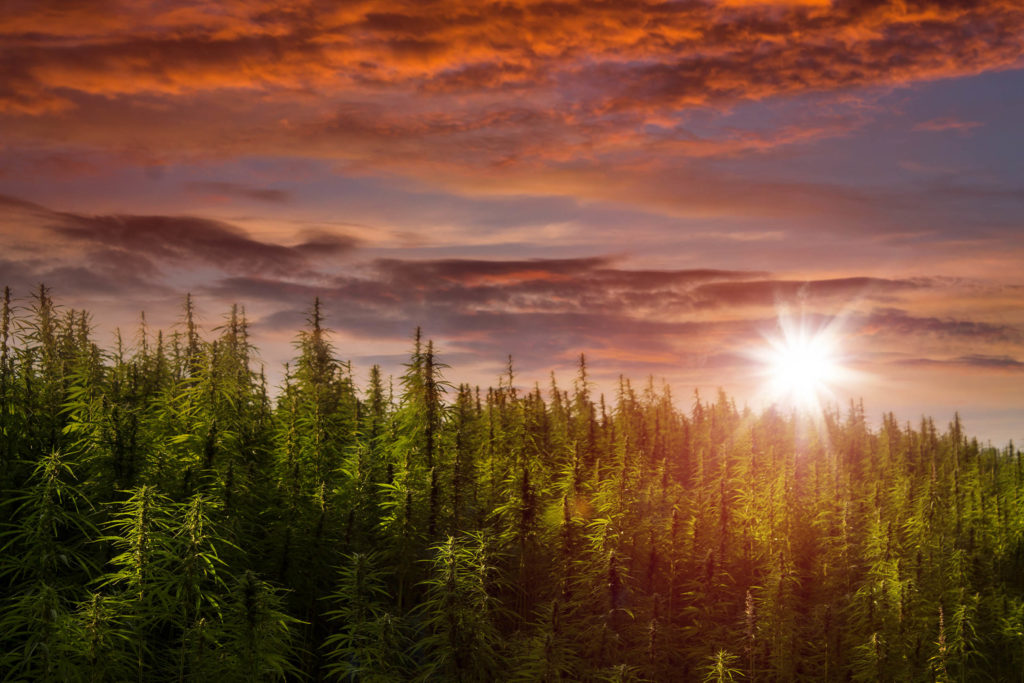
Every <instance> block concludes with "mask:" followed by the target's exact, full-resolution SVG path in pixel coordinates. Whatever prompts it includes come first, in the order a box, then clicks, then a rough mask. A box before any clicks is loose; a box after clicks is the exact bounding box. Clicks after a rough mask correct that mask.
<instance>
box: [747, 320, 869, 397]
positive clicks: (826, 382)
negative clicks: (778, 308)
mask: <svg viewBox="0 0 1024 683" xmlns="http://www.w3.org/2000/svg"><path fill="white" fill-rule="evenodd" d="M841 323H842V321H841V319H831V320H829V321H827V322H823V323H821V324H820V325H817V326H816V325H814V324H812V322H811V321H809V320H808V319H806V318H801V319H799V320H794V319H792V318H790V317H789V316H787V315H785V314H782V315H780V316H779V329H778V333H776V334H773V335H766V336H765V341H766V342H767V345H766V346H765V347H763V348H761V349H760V350H758V351H757V352H755V353H754V357H755V358H756V360H757V361H758V363H759V364H760V366H761V369H762V370H761V374H762V375H763V376H764V385H763V387H762V391H763V394H764V395H765V397H766V398H767V399H768V401H769V402H770V403H772V404H775V405H781V406H786V407H792V408H796V409H798V410H800V411H804V412H809V413H820V412H821V411H822V408H823V406H824V405H825V404H826V403H829V402H831V401H832V400H833V398H834V397H835V393H834V389H835V388H836V387H837V385H839V384H840V383H843V382H846V381H848V380H849V379H851V377H852V375H853V373H852V372H851V371H850V370H848V369H847V368H846V367H844V362H843V361H844V359H843V355H842V352H841V349H840V340H841V334H840V329H841Z"/></svg>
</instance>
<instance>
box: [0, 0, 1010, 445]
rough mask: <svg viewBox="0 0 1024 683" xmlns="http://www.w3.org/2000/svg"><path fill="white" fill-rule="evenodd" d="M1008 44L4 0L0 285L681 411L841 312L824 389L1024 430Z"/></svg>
mask: <svg viewBox="0 0 1024 683" xmlns="http://www.w3.org/2000/svg"><path fill="white" fill-rule="evenodd" d="M1022 67H1024V5H1022V4H1021V3H1020V2H1019V1H1018V0H899V1H897V0H892V1H886V0H832V1H829V0H764V1H751V0H725V1H715V0H682V1H667V2H666V1H659V2H654V1H651V2H648V1H645V0H632V1H630V0H625V1H618V2H612V1H609V0H562V1H553V0H544V1H538V0H507V1H503V2H484V1H477V2H466V1H461V2H460V1H457V0H390V1H387V2H384V1H383V0H347V1H346V2H342V3H339V2H334V1H327V0H297V1H294V2H289V3H281V2H269V1H264V0H221V1H219V2H167V1H162V0H158V1H146V0H132V1H131V2H117V1H115V0H93V1H88V0H6V2H4V3H3V4H2V5H0V285H2V284H7V285H10V286H11V287H12V289H13V291H14V293H15V295H16V296H17V297H20V299H21V301H25V300H26V299H27V297H28V296H29V294H30V293H31V290H32V288H33V287H34V286H36V285H37V284H38V283H40V282H45V283H46V284H47V285H49V286H50V287H52V289H53V292H54V296H55V298H56V299H57V301H58V303H60V304H62V305H64V306H65V307H69V308H70V307H75V308H83V307H84V308H86V309H88V310H89V311H91V312H92V314H93V316H94V322H95V323H96V335H97V338H98V340H99V341H100V342H101V343H103V344H109V343H110V342H111V340H112V339H113V329H114V327H115V326H120V327H122V328H123V329H125V330H135V328H136V326H137V322H138V320H139V316H140V312H142V311H144V312H145V314H146V319H147V321H148V323H149V324H150V325H151V326H153V327H164V328H168V329H170V328H171V327H172V326H173V325H174V324H175V323H176V322H177V321H178V320H179V319H180V309H181V302H182V299H183V297H184V294H185V293H186V292H191V293H192V294H193V295H194V296H195V297H196V300H197V302H198V307H199V312H200V314H201V321H202V323H203V325H204V326H205V328H206V329H208V330H210V329H213V328H215V327H216V326H217V325H219V324H220V322H221V320H222V317H223V315H224V313H225V312H226V311H227V310H228V309H229V307H230V306H231V304H232V303H238V304H240V305H242V306H244V308H245V310H246V313H247V315H248V317H249V318H250V320H251V324H252V332H253V335H254V341H255V343H256V344H257V346H258V347H259V348H260V351H261V354H260V357H261V359H262V360H263V361H264V362H265V363H266V364H267V367H268V371H269V372H270V374H271V376H272V377H277V376H279V374H280V370H279V368H280V366H281V364H282V363H283V362H284V361H285V360H287V359H288V358H290V357H291V356H292V355H293V354H294V350H293V347H292V340H293V339H294V337H295V334H296V331H297V330H298V329H299V328H300V327H301V326H302V325H303V323H304V320H305V316H306V311H307V310H308V309H309V307H310V305H311V302H312V301H313V299H314V297H317V296H319V297H321V299H322V301H323V306H324V312H325V314H326V316H327V324H328V326H329V327H331V328H332V329H333V330H334V332H335V335H334V342H335V345H336V349H337V352H338V355H339V356H340V357H342V358H344V359H349V360H351V361H352V364H353V368H354V371H355V375H356V378H357V380H360V381H361V380H362V379H363V378H365V376H366V373H367V371H368V369H369V367H370V365H372V364H373V363H380V364H381V365H382V366H383V368H384V369H385V371H388V372H400V371H401V363H402V362H404V361H405V360H406V359H407V356H408V353H409V350H410V347H411V337H412V334H413V331H414V329H415V328H416V326H422V328H423V331H424V335H425V336H427V337H430V338H432V339H433V340H434V341H435V344H436V346H437V348H438V351H439V353H440V356H441V360H443V361H445V362H447V363H448V364H449V365H450V366H451V367H450V368H449V369H448V370H446V376H447V378H448V379H449V380H451V381H453V382H461V381H469V382H473V383H479V384H482V385H484V386H487V385H489V384H495V383H496V382H497V378H498V376H499V375H500V374H501V373H502V372H503V369H504V367H505V365H506V362H507V361H506V359H507V356H508V355H509V354H511V355H512V357H513V359H514V365H515V370H516V382H517V384H519V385H520V386H523V387H526V388H529V387H532V386H533V384H534V383H535V382H540V383H541V385H542V387H544V388H547V386H548V385H549V383H550V379H549V378H550V373H551V372H554V373H555V375H556V376H557V377H558V378H559V382H560V383H561V385H562V386H563V387H568V386H569V385H570V384H571V380H572V377H573V376H574V373H575V366H576V363H577V359H578V357H579V354H580V353H583V354H585V356H586V359H587V365H588V369H589V372H590V376H591V378H592V379H593V380H594V381H595V383H596V386H597V388H598V389H599V390H605V391H608V392H609V393H611V392H613V391H614V386H615V383H616V381H617V378H618V376H619V375H620V374H622V375H625V376H626V377H628V378H631V379H632V381H633V382H634V383H635V384H638V385H643V384H644V383H646V382H647V378H649V377H651V378H654V381H655V383H656V384H657V385H659V386H660V384H661V383H662V382H663V381H667V382H668V383H670V384H671V386H672V389H673V394H674V395H675V396H676V397H677V400H678V402H679V403H680V405H681V406H682V407H687V406H688V405H689V404H690V403H691V402H692V400H693V399H692V396H693V391H694V390H695V389H699V390H700V391H701V393H702V395H704V396H706V397H711V398H714V395H715V394H714V392H715V391H716V390H717V388H719V387H721V388H723V389H724V390H725V391H726V392H728V393H729V394H731V395H733V396H734V397H735V398H736V400H737V402H738V403H739V404H740V405H749V406H751V407H752V408H755V409H757V408H760V407H763V406H764V405H767V404H768V403H770V402H771V400H772V397H771V396H770V395H768V394H767V393H766V391H765V384H766V382H765V367H764V362H763V360H762V359H761V358H762V357H761V356H759V355H758V353H759V350H760V349H763V348H765V347H766V346H769V345H770V344H771V343H772V341H773V340H776V341H777V339H778V338H779V336H780V334H781V332H780V329H781V328H785V327H787V326H798V327H799V326H802V327H803V328H805V329H807V330H810V331H811V332H814V331H816V330H823V329H827V330H829V333H830V335H831V337H830V338H832V339H834V341H835V344H836V349H835V354H836V355H837V357H838V358H839V361H840V362H841V364H842V366H843V367H844V368H845V369H846V370H847V372H845V373H844V374H843V380H844V381H841V382H840V381H836V382H834V383H832V384H831V385H830V386H829V387H828V393H827V399H828V400H829V401H835V402H836V404H837V405H846V404H847V403H848V402H849V400H850V399H863V401H864V405H865V410H866V412H867V413H868V415H869V416H872V417H873V418H874V419H875V420H876V424H877V418H878V417H879V416H881V415H882V414H883V413H886V412H890V411H891V412H894V413H895V415H896V416H897V418H899V419H900V420H902V421H905V422H909V423H911V424H917V423H918V422H919V421H920V419H921V416H922V415H930V416H932V417H934V418H935V421H936V424H937V425H938V426H939V428H940V429H942V428H944V427H945V425H946V424H947V423H948V422H949V421H950V420H951V419H953V415H954V413H955V412H959V414H960V415H961V417H962V419H963V421H964V423H965V426H966V429H967V431H968V432H969V433H972V434H975V435H977V436H978V437H979V438H981V439H982V440H983V441H984V440H991V441H992V442H993V443H994V444H995V445H1002V444H1004V443H1005V442H1006V440H1008V439H1010V438H1013V439H1014V440H1015V441H1017V442H1018V443H1019V442H1022V441H1024V270H1022V265H1024V153H1022V152H1024V127H1022V126H1021V124H1020V122H1021V121H1024V70H1022ZM275 373H276V374H275Z"/></svg>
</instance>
